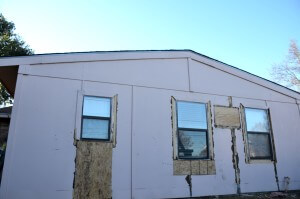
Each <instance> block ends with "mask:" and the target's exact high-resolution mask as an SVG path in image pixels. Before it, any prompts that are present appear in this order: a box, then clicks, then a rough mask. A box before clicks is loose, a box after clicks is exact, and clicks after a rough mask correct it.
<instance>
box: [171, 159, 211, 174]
mask: <svg viewBox="0 0 300 199" xmlns="http://www.w3.org/2000/svg"><path fill="white" fill-rule="evenodd" d="M215 174H216V166H215V161H214V160H173V175H215Z"/></svg>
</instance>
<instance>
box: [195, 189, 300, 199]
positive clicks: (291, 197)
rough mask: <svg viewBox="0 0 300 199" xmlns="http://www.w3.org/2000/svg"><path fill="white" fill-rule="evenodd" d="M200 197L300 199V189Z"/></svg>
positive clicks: (215, 198)
mask: <svg viewBox="0 0 300 199" xmlns="http://www.w3.org/2000/svg"><path fill="white" fill-rule="evenodd" d="M198 198H199V199H254V198H258V199H279V198H286V199H297V198H299V199H300V190H299V191H290V192H287V193H285V192H265V193H248V194H240V195H226V196H209V197H198Z"/></svg>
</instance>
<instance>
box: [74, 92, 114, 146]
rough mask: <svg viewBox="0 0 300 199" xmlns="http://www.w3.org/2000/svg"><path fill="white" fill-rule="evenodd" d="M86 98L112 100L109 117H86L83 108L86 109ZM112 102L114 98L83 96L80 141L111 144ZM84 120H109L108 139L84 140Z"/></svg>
mask: <svg viewBox="0 0 300 199" xmlns="http://www.w3.org/2000/svg"><path fill="white" fill-rule="evenodd" d="M85 97H95V98H106V99H109V100H110V103H109V117H102V116H86V115H83V108H84V98H85ZM112 101H113V98H112V97H103V96H94V95H83V99H82V109H81V127H80V140H87V141H107V142H110V141H111V135H110V134H111V133H110V131H111V117H112ZM83 119H95V120H108V128H107V135H108V138H107V139H102V138H84V137H82V133H83Z"/></svg>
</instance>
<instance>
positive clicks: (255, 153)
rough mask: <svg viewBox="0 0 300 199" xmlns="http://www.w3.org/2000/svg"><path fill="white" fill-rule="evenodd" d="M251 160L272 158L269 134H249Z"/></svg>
mask: <svg viewBox="0 0 300 199" xmlns="http://www.w3.org/2000/svg"><path fill="white" fill-rule="evenodd" d="M248 144H249V153H250V158H270V157H271V149H270V139H269V134H258V133H248Z"/></svg>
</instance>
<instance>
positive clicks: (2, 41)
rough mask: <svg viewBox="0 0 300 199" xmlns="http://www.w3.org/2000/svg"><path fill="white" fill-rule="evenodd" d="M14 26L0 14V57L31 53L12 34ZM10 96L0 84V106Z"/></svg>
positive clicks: (18, 37)
mask: <svg viewBox="0 0 300 199" xmlns="http://www.w3.org/2000/svg"><path fill="white" fill-rule="evenodd" d="M14 30H15V24H14V23H13V22H9V21H7V20H6V19H5V17H4V16H3V15H2V14H1V13H0V57H4V56H24V55H31V54H33V51H32V50H31V49H30V48H29V46H28V45H26V44H25V42H24V41H23V40H22V39H21V38H20V36H19V35H17V34H16V33H14ZM11 99H12V98H11V96H10V95H9V93H8V92H7V90H6V89H5V87H4V86H3V85H2V84H1V82H0V105H1V104H3V103H4V104H5V103H7V102H8V103H9V102H10V101H11Z"/></svg>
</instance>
